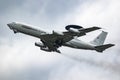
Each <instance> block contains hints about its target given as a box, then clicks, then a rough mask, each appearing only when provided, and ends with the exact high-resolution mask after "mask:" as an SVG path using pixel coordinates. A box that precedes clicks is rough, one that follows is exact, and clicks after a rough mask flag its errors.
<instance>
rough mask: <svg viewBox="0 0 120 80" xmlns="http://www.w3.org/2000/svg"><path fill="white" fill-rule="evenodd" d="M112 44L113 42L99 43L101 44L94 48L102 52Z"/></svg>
mask: <svg viewBox="0 0 120 80" xmlns="http://www.w3.org/2000/svg"><path fill="white" fill-rule="evenodd" d="M112 46H114V44H105V45H101V46H96V47H95V49H96V51H98V52H103V51H104V50H105V49H107V48H110V47H112Z"/></svg>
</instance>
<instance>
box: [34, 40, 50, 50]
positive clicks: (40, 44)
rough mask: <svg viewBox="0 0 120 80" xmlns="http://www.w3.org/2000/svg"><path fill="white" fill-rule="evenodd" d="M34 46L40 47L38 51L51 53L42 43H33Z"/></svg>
mask: <svg viewBox="0 0 120 80" xmlns="http://www.w3.org/2000/svg"><path fill="white" fill-rule="evenodd" d="M35 46H38V47H40V49H41V50H43V51H48V52H51V51H50V50H49V49H48V47H46V46H45V45H44V44H43V43H40V42H35Z"/></svg>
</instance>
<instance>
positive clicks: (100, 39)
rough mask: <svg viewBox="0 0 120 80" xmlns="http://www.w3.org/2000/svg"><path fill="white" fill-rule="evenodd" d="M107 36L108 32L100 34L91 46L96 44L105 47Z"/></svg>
mask: <svg viewBox="0 0 120 80" xmlns="http://www.w3.org/2000/svg"><path fill="white" fill-rule="evenodd" d="M106 36H107V32H105V31H102V33H100V34H99V35H98V36H97V37H96V38H95V39H94V40H93V41H91V42H90V43H91V44H94V45H96V46H100V45H103V43H104V41H105V39H106Z"/></svg>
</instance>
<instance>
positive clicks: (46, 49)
mask: <svg viewBox="0 0 120 80" xmlns="http://www.w3.org/2000/svg"><path fill="white" fill-rule="evenodd" d="M40 49H41V50H43V51H47V52H51V50H49V49H48V47H44V48H43V47H41V48H40Z"/></svg>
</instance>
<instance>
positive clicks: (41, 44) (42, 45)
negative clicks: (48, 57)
mask: <svg viewBox="0 0 120 80" xmlns="http://www.w3.org/2000/svg"><path fill="white" fill-rule="evenodd" d="M35 46H38V47H45V45H44V44H43V43H40V42H35Z"/></svg>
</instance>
